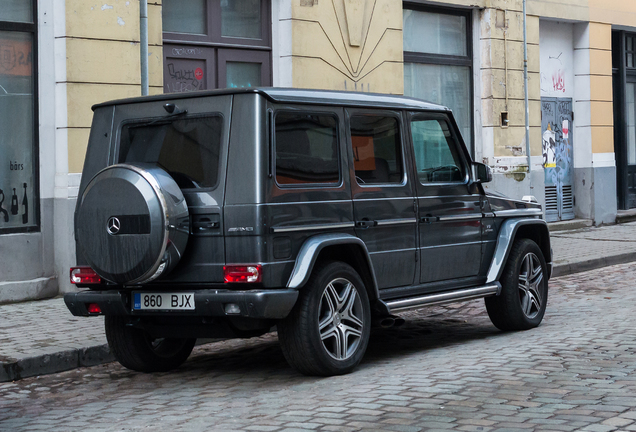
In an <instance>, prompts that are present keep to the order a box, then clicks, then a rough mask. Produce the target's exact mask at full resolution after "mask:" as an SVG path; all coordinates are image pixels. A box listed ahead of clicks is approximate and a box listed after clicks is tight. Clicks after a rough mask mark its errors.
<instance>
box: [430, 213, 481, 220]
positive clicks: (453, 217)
mask: <svg viewBox="0 0 636 432" xmlns="http://www.w3.org/2000/svg"><path fill="white" fill-rule="evenodd" d="M482 217H483V216H482V214H481V213H473V214H467V215H449V216H438V217H437V221H438V222H451V221H453V222H454V221H463V220H473V219H481V218H482Z"/></svg>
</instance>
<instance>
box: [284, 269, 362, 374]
mask: <svg viewBox="0 0 636 432" xmlns="http://www.w3.org/2000/svg"><path fill="white" fill-rule="evenodd" d="M370 331H371V307H370V306H369V296H368V294H367V291H366V288H365V286H364V283H363V282H362V279H361V278H360V276H359V275H358V273H357V272H356V271H355V270H354V269H353V268H352V267H351V266H350V265H348V264H345V263H343V262H337V261H336V262H334V261H327V262H323V263H319V264H316V267H315V268H314V270H313V272H312V275H311V279H310V280H309V282H308V283H307V284H306V285H305V286H304V287H303V288H301V291H300V296H299V298H298V301H297V302H296V305H295V306H294V308H293V309H292V311H291V313H290V314H289V316H287V318H285V319H283V320H282V321H280V323H279V324H278V339H279V340H280V343H281V347H282V350H283V354H284V355H285V358H286V359H287V362H288V363H289V364H290V365H291V366H292V367H293V368H294V369H296V370H298V371H299V372H300V373H302V374H305V375H318V376H333V375H343V374H346V373H349V372H351V371H352V370H353V369H354V368H355V367H356V366H357V365H358V364H359V363H360V361H361V360H362V357H363V356H364V353H365V351H366V350H367V345H368V344H369V334H370ZM343 336H344V337H343Z"/></svg>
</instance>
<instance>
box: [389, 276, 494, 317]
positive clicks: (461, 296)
mask: <svg viewBox="0 0 636 432" xmlns="http://www.w3.org/2000/svg"><path fill="white" fill-rule="evenodd" d="M500 291H501V285H500V284H499V282H495V283H493V284H489V285H484V286H481V287H477V288H469V289H463V290H460V291H452V292H444V293H438V294H429V295H425V296H421V297H414V298H408V299H403V300H394V301H388V302H386V303H387V305H388V306H389V309H390V310H391V313H393V312H398V311H404V310H409V309H416V308H419V307H421V306H431V305H439V304H444V303H451V302H455V301H465V300H472V299H476V298H481V297H486V296H491V295H498V294H499V293H500Z"/></svg>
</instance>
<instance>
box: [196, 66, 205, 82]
mask: <svg viewBox="0 0 636 432" xmlns="http://www.w3.org/2000/svg"><path fill="white" fill-rule="evenodd" d="M194 77H195V78H196V79H198V80H199V81H201V80H202V79H203V69H201V68H196V69H195V70H194Z"/></svg>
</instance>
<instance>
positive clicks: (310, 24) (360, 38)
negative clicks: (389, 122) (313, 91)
mask: <svg viewBox="0 0 636 432" xmlns="http://www.w3.org/2000/svg"><path fill="white" fill-rule="evenodd" d="M275 43H276V42H275ZM402 60H403V55H402V2H401V0H324V1H323V0H321V1H317V0H293V2H292V82H293V86H294V87H305V88H319V89H333V90H345V89H346V90H358V91H365V92H367V91H371V92H378V93H394V94H402V93H403V92H404V73H403V66H402Z"/></svg>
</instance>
